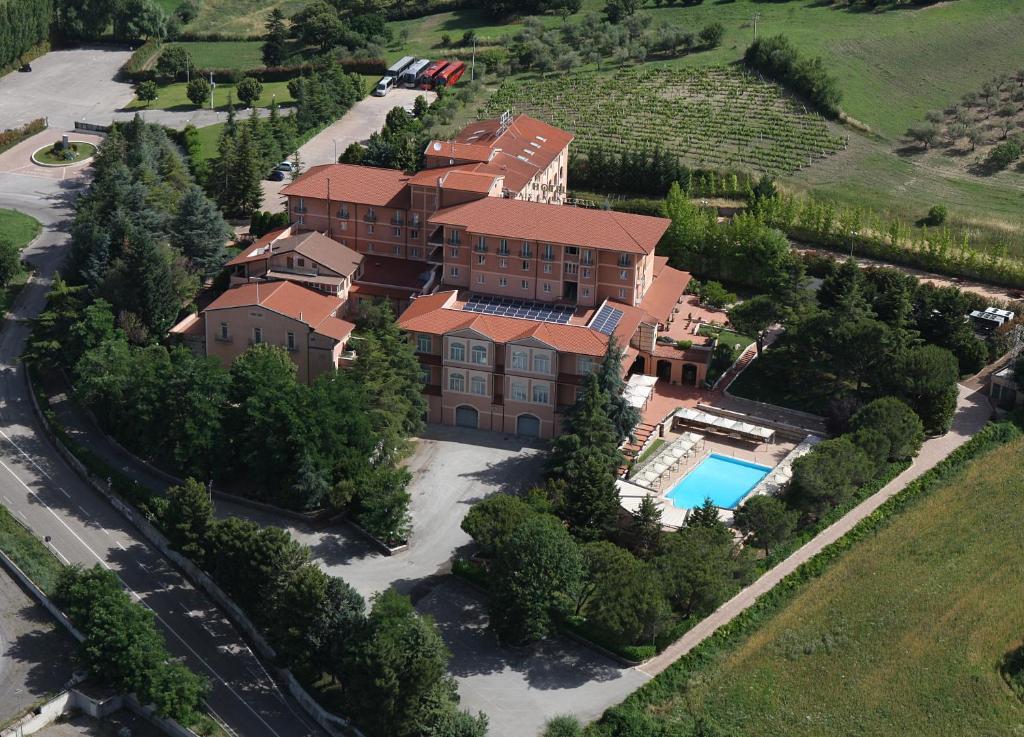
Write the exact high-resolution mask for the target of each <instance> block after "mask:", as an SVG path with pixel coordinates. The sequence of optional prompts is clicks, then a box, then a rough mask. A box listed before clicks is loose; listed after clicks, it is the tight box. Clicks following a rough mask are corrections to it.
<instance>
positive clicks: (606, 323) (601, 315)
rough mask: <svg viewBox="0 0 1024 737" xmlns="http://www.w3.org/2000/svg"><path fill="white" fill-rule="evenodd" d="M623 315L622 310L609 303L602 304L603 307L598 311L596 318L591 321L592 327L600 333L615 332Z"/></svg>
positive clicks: (608, 333) (609, 333)
mask: <svg viewBox="0 0 1024 737" xmlns="http://www.w3.org/2000/svg"><path fill="white" fill-rule="evenodd" d="M622 315H623V312H622V310H617V309H615V308H614V307H610V306H609V305H607V304H604V305H601V309H599V310H598V311H597V314H596V315H594V319H593V320H591V321H590V327H592V328H594V330H596V331H598V332H599V333H604V334H605V335H611V334H612V333H614V332H615V328H617V327H618V326H619V320H621V319H622Z"/></svg>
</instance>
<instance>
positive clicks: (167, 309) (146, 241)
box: [124, 230, 181, 336]
mask: <svg viewBox="0 0 1024 737" xmlns="http://www.w3.org/2000/svg"><path fill="white" fill-rule="evenodd" d="M124 257H125V265H126V267H127V268H126V277H127V278H126V280H125V281H126V284H125V287H126V289H127V294H125V295H124V304H125V306H126V307H127V308H128V309H129V310H130V311H131V312H134V313H135V314H136V315H138V316H139V318H140V319H141V320H142V322H143V323H144V324H145V326H146V327H147V328H149V331H150V332H151V333H152V334H153V335H157V336H162V335H164V333H166V332H167V331H168V330H169V329H170V327H171V325H173V324H174V318H175V317H177V315H178V311H179V310H180V309H181V305H180V304H179V303H178V297H177V294H175V291H174V281H173V278H172V274H171V268H170V266H169V264H168V263H167V259H165V258H164V257H163V255H162V254H161V253H160V250H159V249H158V248H157V244H156V241H154V240H153V237H152V236H151V235H150V234H149V233H147V232H145V231H143V230H136V231H135V232H133V233H132V234H131V235H130V236H129V241H128V243H127V244H126V245H125V256H124Z"/></svg>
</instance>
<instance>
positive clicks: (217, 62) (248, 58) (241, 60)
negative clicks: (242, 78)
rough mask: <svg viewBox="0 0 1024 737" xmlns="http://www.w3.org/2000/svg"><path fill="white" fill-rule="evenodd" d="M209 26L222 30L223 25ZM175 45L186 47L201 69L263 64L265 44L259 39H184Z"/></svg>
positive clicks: (254, 66)
mask: <svg viewBox="0 0 1024 737" xmlns="http://www.w3.org/2000/svg"><path fill="white" fill-rule="evenodd" d="M209 28H211V30H212V29H216V30H221V28H222V26H220V25H219V24H217V25H214V26H210V27H209ZM224 32H227V31H224ZM174 45H175V46H182V47H184V48H185V49H186V50H187V51H188V53H189V54H190V55H191V56H192V61H193V63H194V64H195V65H196V66H197V67H199V68H200V69H256V68H258V67H262V66H263V56H262V48H263V45H262V44H261V43H260V42H259V41H182V42H175V43H174ZM215 81H216V80H215Z"/></svg>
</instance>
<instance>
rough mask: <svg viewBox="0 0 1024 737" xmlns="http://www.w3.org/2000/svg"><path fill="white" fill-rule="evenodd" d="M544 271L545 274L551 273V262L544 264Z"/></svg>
mask: <svg viewBox="0 0 1024 737" xmlns="http://www.w3.org/2000/svg"><path fill="white" fill-rule="evenodd" d="M544 273H545V274H550V273H551V264H544Z"/></svg>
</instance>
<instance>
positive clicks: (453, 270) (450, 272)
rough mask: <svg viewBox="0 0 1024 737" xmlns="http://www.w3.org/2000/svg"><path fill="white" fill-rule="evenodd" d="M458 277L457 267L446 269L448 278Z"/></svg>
mask: <svg viewBox="0 0 1024 737" xmlns="http://www.w3.org/2000/svg"><path fill="white" fill-rule="evenodd" d="M458 275H459V267H458V266H453V267H451V268H450V269H448V276H452V277H457V276H458Z"/></svg>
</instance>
